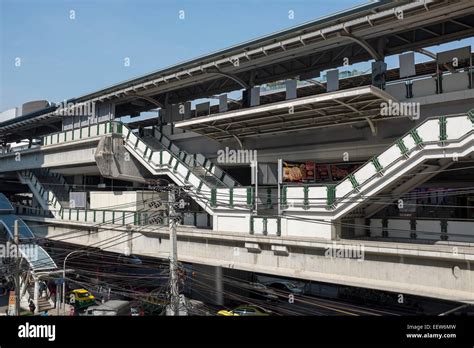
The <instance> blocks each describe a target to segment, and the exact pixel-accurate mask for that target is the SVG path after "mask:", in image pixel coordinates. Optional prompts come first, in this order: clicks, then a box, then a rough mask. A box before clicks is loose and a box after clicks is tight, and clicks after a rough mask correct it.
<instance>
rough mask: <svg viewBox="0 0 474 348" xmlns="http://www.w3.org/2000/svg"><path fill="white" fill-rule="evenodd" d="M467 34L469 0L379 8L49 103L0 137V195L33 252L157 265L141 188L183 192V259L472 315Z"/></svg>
mask: <svg viewBox="0 0 474 348" xmlns="http://www.w3.org/2000/svg"><path fill="white" fill-rule="evenodd" d="M473 36H474V4H473V3H472V2H471V1H463V0H460V1H430V0H425V1H397V2H394V1H378V2H373V3H369V4H366V5H362V6H359V7H356V8H353V9H350V10H347V11H344V12H340V13H337V14H334V15H331V16H328V17H324V18H321V19H318V20H315V21H312V22H309V23H306V24H304V25H301V26H298V27H294V28H290V29H288V30H284V31H281V32H278V33H274V34H271V35H268V36H265V37H261V38H258V39H256V40H252V41H248V42H245V43H243V44H240V45H236V46H233V47H230V48H227V49H224V50H222V51H219V52H215V53H212V54H209V55H206V56H203V57H199V58H196V59H194V60H191V61H187V62H184V63H180V64H177V65H175V66H171V67H168V68H165V69H162V70H159V71H155V72H152V73H150V74H148V75H145V76H141V77H138V78H135V79H132V80H128V81H125V82H122V83H119V84H117V85H114V86H110V87H107V88H105V89H102V90H99V91H95V92H92V93H89V94H87V95H83V96H80V97H76V98H72V99H70V100H67V101H66V102H65V103H61V104H51V103H49V104H46V105H44V107H42V108H40V109H38V110H34V111H32V112H29V113H26V114H22V115H19V116H16V117H13V118H11V119H8V120H6V121H4V122H1V123H0V142H1V143H2V149H1V154H0V191H1V192H3V193H4V194H5V196H6V197H8V199H9V200H10V201H11V202H12V203H13V205H14V207H15V209H16V214H17V215H18V216H20V217H21V218H22V219H23V220H24V221H25V223H26V224H28V223H30V222H31V223H32V227H31V230H32V231H33V233H34V234H35V235H37V236H41V237H44V238H47V239H51V240H55V239H59V237H60V236H64V234H65V233H69V234H70V238H69V239H68V241H69V242H70V243H74V244H77V245H82V246H87V245H94V244H95V243H97V242H99V241H100V240H103V239H107V238H113V237H114V236H123V237H124V238H122V240H121V243H118V244H117V245H116V246H114V247H113V248H112V249H113V251H116V252H118V253H124V252H125V251H127V252H128V253H133V254H137V255H146V256H153V257H158V258H167V253H168V249H169V243H168V242H169V239H168V232H167V223H168V216H167V211H166V209H164V208H163V206H161V207H157V206H156V205H155V206H154V205H153V204H150V203H151V202H156V201H159V200H166V197H163V195H162V194H160V193H159V192H155V191H154V190H153V187H154V186H156V185H157V184H158V185H159V184H161V183H163V182H169V183H173V184H175V185H177V186H187V187H188V190H187V197H185V199H186V200H187V202H188V203H189V206H188V209H186V210H183V211H182V212H181V215H182V219H181V224H180V226H179V228H178V249H179V255H178V256H179V259H180V260H181V261H183V262H190V263H195V264H200V265H204V266H205V267H211V268H212V267H214V268H218V267H224V268H231V269H237V270H244V271H251V272H258V273H265V274H273V275H280V276H286V277H293V278H300V279H305V280H314V281H321V282H327V283H332V284H340V285H348V286H357V287H362V288H370V289H377V290H385V291H393V292H400V293H407V294H416V295H420V296H426V297H433V298H438V299H445V300H453V301H458V302H464V303H472V302H473V301H474V273H473V261H474V193H473V191H472V188H473V187H474V185H473V184H474V175H473V174H474V169H473V168H474V89H473V82H474V79H473V77H474V73H473V72H474V69H473V54H474V53H473V52H472V47H471V45H467V46H466V45H465V44H458V43H459V41H458V40H464V41H463V42H465V39H469V40H471V41H472V38H473ZM446 43H451V44H452V45H454V48H450V49H446V50H442V51H439V52H437V53H433V52H432V51H430V47H433V46H437V45H442V44H446ZM472 43H474V41H472ZM415 53H416V54H417V56H418V55H419V54H421V55H423V56H424V57H425V59H424V61H423V62H416V61H415ZM388 57H390V59H391V60H393V61H397V62H398V65H397V66H396V67H388V65H387V62H386V61H387V59H388ZM359 64H365V65H366V66H367V67H369V69H368V70H367V71H357V70H356V69H355V68H354V69H352V73H349V74H348V73H347V71H351V70H349V68H350V67H352V66H354V65H357V66H359ZM344 74H346V75H344ZM18 142H22V144H23V145H21V146H19V145H18V144H17V143H18ZM232 151H233V152H232ZM237 152H239V153H242V154H245V155H248V156H247V157H246V158H247V159H248V158H252V161H250V160H243V161H242V160H241V159H240V160H237V159H236V158H230V157H229V153H237ZM220 154H227V155H226V156H224V158H221V157H222V156H219V155H220ZM253 154H255V156H252V155H253ZM244 157H245V156H244ZM254 157H256V158H254ZM280 163H281V165H280ZM279 173H280V174H279ZM280 177H281V178H280ZM280 179H281V180H280ZM351 247H358V248H362V249H363V250H364V254H365V257H364V260H363V262H358V260H354V259H349V260H348V259H338V258H328V257H326V256H325V254H327V253H326V251H327V250H328V248H329V249H330V248H341V249H344V248H351ZM218 274H219V272H216V279H215V282H216V284H217V283H218V282H219V281H220V280H219V277H218Z"/></svg>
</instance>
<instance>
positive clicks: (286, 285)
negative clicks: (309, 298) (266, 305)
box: [266, 281, 304, 295]
mask: <svg viewBox="0 0 474 348" xmlns="http://www.w3.org/2000/svg"><path fill="white" fill-rule="evenodd" d="M266 285H267V286H268V287H269V288H272V289H275V290H277V291H278V290H280V291H285V292H290V293H292V294H294V295H303V294H304V290H303V289H302V288H301V287H298V286H297V285H295V284H294V283H292V282H289V281H276V282H271V283H267V284H266Z"/></svg>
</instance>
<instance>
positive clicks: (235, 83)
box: [0, 0, 474, 139]
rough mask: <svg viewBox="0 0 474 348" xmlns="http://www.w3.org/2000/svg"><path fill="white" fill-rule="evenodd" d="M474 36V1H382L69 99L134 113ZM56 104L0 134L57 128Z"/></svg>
mask: <svg viewBox="0 0 474 348" xmlns="http://www.w3.org/2000/svg"><path fill="white" fill-rule="evenodd" d="M473 35H474V2H473V1H469V0H455V1H448V0H442V1H435V0H423V1H408V0H401V1H391V0H380V1H375V2H370V3H368V4H364V5H361V6H357V7H355V8H352V9H349V10H347V11H342V12H338V13H336V14H333V15H330V16H326V17H323V18H320V19H317V20H315V21H311V22H308V23H305V24H303V25H300V26H296V27H293V28H290V29H287V30H283V31H280V32H277V33H274V34H271V35H268V36H264V37H261V38H258V39H255V40H252V41H248V42H245V43H242V44H239V45H236V46H232V47H230V48H227V49H224V50H221V51H218V52H214V53H211V54H208V55H205V56H202V57H198V58H195V59H193V60H189V61H186V62H184V63H180V64H177V65H173V66H171V67H167V68H164V69H161V70H158V71H155V72H152V73H150V74H147V75H144V76H140V77H137V78H134V79H131V80H127V81H125V82H122V83H119V84H116V85H113V86H110V87H107V88H104V89H101V90H99V91H95V92H92V93H89V94H86V95H83V96H80V97H77V98H73V99H70V100H68V102H72V103H75V102H85V101H91V102H96V103H101V102H114V103H115V104H116V108H115V112H116V117H120V116H126V115H132V116H133V115H138V114H139V113H140V112H143V111H147V110H150V109H154V108H156V107H162V106H165V105H168V104H172V103H178V102H183V101H189V100H194V99H197V98H202V97H209V96H212V95H215V94H218V93H224V92H228V91H234V90H238V89H243V88H248V87H251V86H254V85H260V84H263V83H267V82H272V81H277V80H281V79H285V78H294V77H297V76H299V78H300V79H302V80H304V79H307V78H311V77H315V76H318V75H319V73H320V71H322V70H325V69H329V68H333V67H337V66H341V65H342V59H343V58H347V59H349V61H350V62H351V64H354V63H357V62H361V61H368V60H370V59H381V58H383V57H384V56H386V55H391V54H397V53H401V52H405V51H408V50H417V49H419V48H422V47H428V46H432V45H437V44H441V43H444V42H449V41H453V40H457V39H462V38H466V37H471V36H473ZM54 110H55V107H52V109H50V110H46V109H45V110H41V111H40V112H36V113H33V114H29V115H24V116H21V117H18V118H16V119H14V120H11V121H7V122H4V123H2V124H0V139H5V137H6V134H9V135H12V134H14V133H15V131H19V130H20V128H21V127H23V128H25V129H26V128H27V129H29V130H28V131H27V132H25V133H23V134H24V135H25V136H26V135H27V134H29V135H30V136H31V135H32V134H33V135H34V134H36V133H37V132H36V129H37V128H38V127H35V125H37V124H40V125H43V123H44V124H48V123H50V124H53V125H52V127H54V126H55V125H54V123H55V122H58V119H57V118H55V117H53V114H52V112H53V111H54ZM48 119H49V121H48ZM42 122H43V123H42ZM10 126H14V127H13V128H12V127H10ZM7 127H10V128H8V129H7ZM43 129H44V126H43Z"/></svg>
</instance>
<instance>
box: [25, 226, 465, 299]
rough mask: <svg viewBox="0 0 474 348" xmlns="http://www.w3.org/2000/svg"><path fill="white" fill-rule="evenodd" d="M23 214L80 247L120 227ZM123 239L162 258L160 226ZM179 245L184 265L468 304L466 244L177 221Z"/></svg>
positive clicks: (38, 229)
mask: <svg viewBox="0 0 474 348" xmlns="http://www.w3.org/2000/svg"><path fill="white" fill-rule="evenodd" d="M25 219H27V221H34V222H35V224H34V226H35V227H34V231H35V233H40V234H42V235H45V236H46V237H47V238H48V239H52V240H55V239H58V240H61V239H63V238H64V237H65V235H67V236H68V241H69V242H71V243H74V244H78V245H81V246H87V245H94V243H97V242H98V241H99V240H105V239H107V238H113V237H117V236H119V235H120V234H122V233H124V232H126V228H125V227H121V226H112V225H107V226H106V225H104V226H102V227H99V228H97V229H96V230H94V229H91V228H90V226H93V225H91V224H88V225H87V226H89V227H87V226H86V225H84V226H81V224H80V223H74V224H72V223H71V224H68V223H67V222H62V223H60V222H58V221H55V220H54V219H44V218H39V217H25ZM42 222H43V223H44V224H42ZM51 224H53V225H51ZM69 236H70V239H69ZM129 238H131V239H133V245H132V250H131V252H132V253H133V254H136V255H143V256H151V257H158V258H164V259H166V258H167V257H168V254H169V243H168V242H169V239H168V238H169V232H168V230H167V228H159V226H146V227H140V228H139V230H138V229H135V228H134V229H132V232H131V235H130V236H129ZM128 244H129V243H128V241H123V243H118V244H117V245H114V246H113V247H111V248H108V249H107V250H108V251H112V252H117V253H122V252H123V251H124V250H125V249H126V248H127V246H128ZM178 248H179V250H180V252H179V260H180V261H183V262H191V263H197V264H206V265H210V266H222V267H225V268H233V269H239V270H245V271H250V272H257V273H268V274H273V275H277V276H284V277H294V278H300V279H307V280H314V281H321V282H328V283H334V284H341V285H348V286H358V287H364V288H371V289H379V290H385V291H392V292H398V293H403V294H413V295H418V296H427V297H433V298H439V299H446V300H453V301H459V302H465V303H473V302H474V279H473V274H472V270H471V269H472V263H473V261H474V252H473V244H472V243H471V244H468V243H455V242H438V243H436V244H422V243H394V242H381V241H367V240H364V241H362V240H338V241H328V240H324V239H315V238H302V237H289V236H284V237H279V238H276V237H274V236H252V235H242V234H240V233H231V232H220V231H210V230H203V229H196V228H191V227H184V226H181V227H179V228H178ZM355 249H357V250H359V251H363V252H362V254H360V255H361V257H357V256H355V257H349V258H347V257H339V256H338V255H337V253H336V252H332V250H355ZM354 255H355V254H354Z"/></svg>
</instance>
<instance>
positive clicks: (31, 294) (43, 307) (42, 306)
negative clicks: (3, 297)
mask: <svg viewBox="0 0 474 348" xmlns="http://www.w3.org/2000/svg"><path fill="white" fill-rule="evenodd" d="M34 298H35V290H34V284H29V285H28V287H27V288H26V292H25V294H24V296H23V298H22V299H21V304H22V307H23V308H25V309H27V308H29V303H30V299H31V300H33V301H34ZM53 308H54V303H53V300H52V299H51V298H50V294H49V291H48V290H46V296H43V297H41V294H40V297H39V298H38V302H37V306H36V310H35V313H42V312H44V311H49V310H51V309H53Z"/></svg>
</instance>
